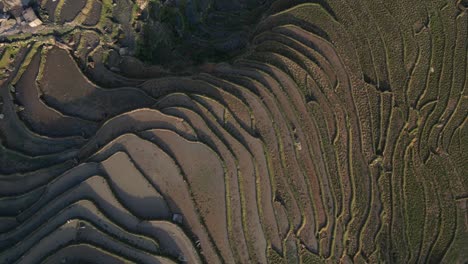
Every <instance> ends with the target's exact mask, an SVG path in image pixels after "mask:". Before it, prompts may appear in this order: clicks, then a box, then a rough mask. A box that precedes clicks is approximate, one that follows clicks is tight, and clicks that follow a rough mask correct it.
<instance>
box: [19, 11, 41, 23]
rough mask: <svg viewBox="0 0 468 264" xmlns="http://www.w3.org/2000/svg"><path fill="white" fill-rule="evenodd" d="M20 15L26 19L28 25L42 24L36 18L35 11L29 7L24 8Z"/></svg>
mask: <svg viewBox="0 0 468 264" xmlns="http://www.w3.org/2000/svg"><path fill="white" fill-rule="evenodd" d="M22 16H23V19H24V21H26V23H27V24H28V25H29V26H30V27H37V26H40V25H42V21H41V20H40V19H39V18H37V16H36V13H34V10H33V9H32V8H31V7H28V8H26V9H24V10H23V13H22Z"/></svg>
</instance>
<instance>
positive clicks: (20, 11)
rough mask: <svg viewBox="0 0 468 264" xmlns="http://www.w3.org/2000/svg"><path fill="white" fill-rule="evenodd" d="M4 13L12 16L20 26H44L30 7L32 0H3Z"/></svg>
mask: <svg viewBox="0 0 468 264" xmlns="http://www.w3.org/2000/svg"><path fill="white" fill-rule="evenodd" d="M2 3H3V7H2V9H3V12H4V13H9V14H11V15H12V16H13V17H14V18H15V19H16V22H17V23H18V24H27V25H28V26H30V27H37V26H40V25H42V21H41V20H40V19H39V18H38V17H37V15H36V13H35V12H34V10H33V9H32V8H31V7H29V6H28V5H29V4H30V0H3V2H2Z"/></svg>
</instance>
